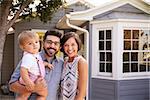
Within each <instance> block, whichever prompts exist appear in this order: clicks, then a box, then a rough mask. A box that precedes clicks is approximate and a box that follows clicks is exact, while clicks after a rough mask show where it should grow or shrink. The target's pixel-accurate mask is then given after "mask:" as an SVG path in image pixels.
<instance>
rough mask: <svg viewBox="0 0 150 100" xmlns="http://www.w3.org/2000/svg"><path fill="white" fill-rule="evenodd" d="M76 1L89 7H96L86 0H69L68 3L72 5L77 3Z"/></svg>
mask: <svg viewBox="0 0 150 100" xmlns="http://www.w3.org/2000/svg"><path fill="white" fill-rule="evenodd" d="M76 3H80V4H83V5H85V6H87V7H89V8H94V7H95V6H94V5H93V4H91V3H89V2H87V1H85V0H72V1H70V2H67V5H68V6H70V5H73V4H76Z"/></svg>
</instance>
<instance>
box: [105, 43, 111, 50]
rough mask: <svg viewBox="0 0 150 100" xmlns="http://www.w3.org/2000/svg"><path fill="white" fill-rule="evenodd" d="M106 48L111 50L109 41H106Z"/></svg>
mask: <svg viewBox="0 0 150 100" xmlns="http://www.w3.org/2000/svg"><path fill="white" fill-rule="evenodd" d="M106 50H111V41H106Z"/></svg>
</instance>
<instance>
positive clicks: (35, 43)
mask: <svg viewBox="0 0 150 100" xmlns="http://www.w3.org/2000/svg"><path fill="white" fill-rule="evenodd" d="M39 49H40V43H39V38H38V37H37V38H31V39H27V40H26V41H25V42H24V45H23V50H24V51H26V52H29V53H32V54H36V53H38V52H39Z"/></svg>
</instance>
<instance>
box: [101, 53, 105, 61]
mask: <svg viewBox="0 0 150 100" xmlns="http://www.w3.org/2000/svg"><path fill="white" fill-rule="evenodd" d="M100 61H105V52H100Z"/></svg>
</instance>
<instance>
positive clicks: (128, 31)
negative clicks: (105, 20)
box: [124, 30, 131, 39]
mask: <svg viewBox="0 0 150 100" xmlns="http://www.w3.org/2000/svg"><path fill="white" fill-rule="evenodd" d="M124 39H131V30H124Z"/></svg>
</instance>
